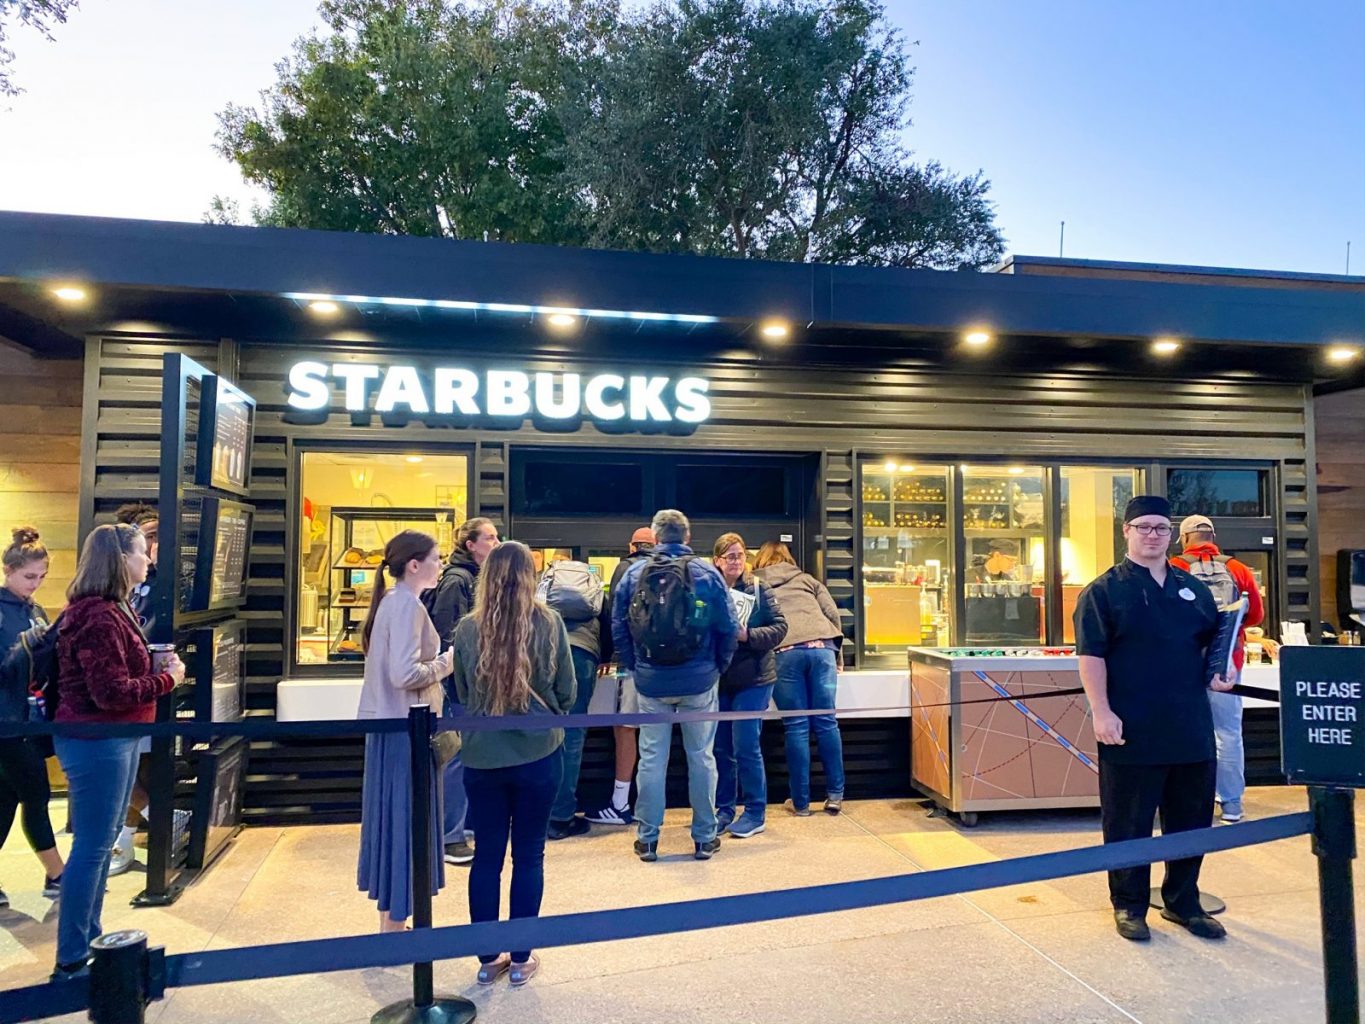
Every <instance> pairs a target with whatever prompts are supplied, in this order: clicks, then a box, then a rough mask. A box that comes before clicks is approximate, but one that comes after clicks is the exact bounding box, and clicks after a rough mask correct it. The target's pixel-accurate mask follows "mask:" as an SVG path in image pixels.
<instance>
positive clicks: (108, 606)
mask: <svg viewBox="0 0 1365 1024" xmlns="http://www.w3.org/2000/svg"><path fill="white" fill-rule="evenodd" d="M149 564H151V559H150V558H148V556H147V541H146V539H145V538H144V537H143V535H142V532H141V531H140V530H138V529H137V528H136V527H132V526H125V525H123V524H119V525H116V526H98V527H96V528H95V529H94V531H93V532H92V533H91V534H90V536H89V537H87V538H86V539H85V547H84V548H82V549H81V557H80V561H79V562H78V563H77V565H76V578H75V579H74V580H72V582H71V586H70V588H69V589H68V590H67V592H66V596H67V601H68V602H69V603H68V604H67V606H66V611H65V612H64V613H63V615H62V621H61V627H60V628H61V633H60V635H59V636H58V638H57V685H58V691H59V697H60V699H59V702H58V706H57V721H58V722H105V723H120V724H123V723H131V722H151V721H153V720H154V719H155V718H156V701H157V698H158V697H161V696H163V695H165V694H167V693H170V692H171V691H172V690H173V689H175V687H176V684H177V683H179V682H181V681H182V680H183V679H184V678H185V667H184V666H183V665H181V664H180V661H179V659H177V658H172V660H171V663H170V665H169V666H168V668H167V671H165V672H153V671H152V656H151V652H150V651H148V649H147V638H146V637H145V636H143V634H142V629H141V627H140V626H139V625H138V623H137V619H136V617H135V616H134V615H133V611H132V609H131V608H130V607H129V606H128V595H129V594H131V593H132V590H133V588H134V587H136V586H138V585H139V584H140V583H142V581H143V580H145V579H146V578H147V566H148V565H149ZM54 745H55V746H56V748H57V759H58V760H59V761H61V763H62V770H63V771H65V772H66V778H67V783H68V785H69V792H70V800H71V830H72V832H73V833H74V834H75V840H74V842H73V843H72V845H71V856H70V857H69V858H67V862H66V873H65V874H64V875H63V876H62V902H61V912H60V914H59V916H58V919H57V969H56V970H55V971H53V974H52V977H53V979H54V980H62V979H68V978H75V977H78V976H80V975H82V974H85V973H86V972H87V971H88V969H89V968H88V966H87V964H88V960H89V956H90V943H91V942H92V941H94V940H95V939H96V938H98V937H99V935H100V933H101V928H100V911H101V910H102V909H103V906H104V884H105V880H106V879H107V877H108V875H109V851H110V849H111V848H112V847H113V845H114V840H115V839H117V838H118V833H119V828H120V827H121V826H122V824H123V816H124V811H125V809H126V808H127V807H128V798H129V797H130V796H131V795H132V791H133V781H134V779H135V777H136V774H137V745H138V741H137V737H135V736H130V737H116V738H107V739H76V738H73V737H66V736H58V737H57V738H56V739H55V741H54Z"/></svg>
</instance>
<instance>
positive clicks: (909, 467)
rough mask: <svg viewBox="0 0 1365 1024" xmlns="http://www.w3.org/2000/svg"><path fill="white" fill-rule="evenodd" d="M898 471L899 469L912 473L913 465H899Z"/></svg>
mask: <svg viewBox="0 0 1365 1024" xmlns="http://www.w3.org/2000/svg"><path fill="white" fill-rule="evenodd" d="M900 471H901V472H902V473H913V472H914V471H915V467H914V466H901V467H900Z"/></svg>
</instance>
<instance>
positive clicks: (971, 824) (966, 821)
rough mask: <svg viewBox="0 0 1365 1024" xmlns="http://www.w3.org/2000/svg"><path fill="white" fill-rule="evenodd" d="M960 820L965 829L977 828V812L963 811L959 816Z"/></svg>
mask: <svg viewBox="0 0 1365 1024" xmlns="http://www.w3.org/2000/svg"><path fill="white" fill-rule="evenodd" d="M958 818H959V820H960V821H961V822H962V827H963V828H976V822H977V817H976V812H975V811H963V812H962V813H961V814H960V815H958Z"/></svg>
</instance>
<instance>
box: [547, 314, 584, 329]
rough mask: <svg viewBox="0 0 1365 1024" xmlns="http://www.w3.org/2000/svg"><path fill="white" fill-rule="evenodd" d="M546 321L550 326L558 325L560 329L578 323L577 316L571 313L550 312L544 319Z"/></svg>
mask: <svg viewBox="0 0 1365 1024" xmlns="http://www.w3.org/2000/svg"><path fill="white" fill-rule="evenodd" d="M546 322H547V323H548V324H549V325H550V326H551V327H558V328H559V329H560V330H564V329H566V328H569V327H573V326H575V325H576V324H577V323H578V317H576V316H574V315H573V314H572V313H551V314H550V315H549V317H548V318H547V319H546Z"/></svg>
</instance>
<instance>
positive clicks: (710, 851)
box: [692, 839, 720, 860]
mask: <svg viewBox="0 0 1365 1024" xmlns="http://www.w3.org/2000/svg"><path fill="white" fill-rule="evenodd" d="M692 846H693V847H694V848H695V852H694V853H693V854H692V856H693V857H696V858H697V860H710V859H711V858H712V857H714V856H715V855H716V851H717V850H719V849H720V840H719V839H712V840H711V841H710V842H709V843H693V844H692Z"/></svg>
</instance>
